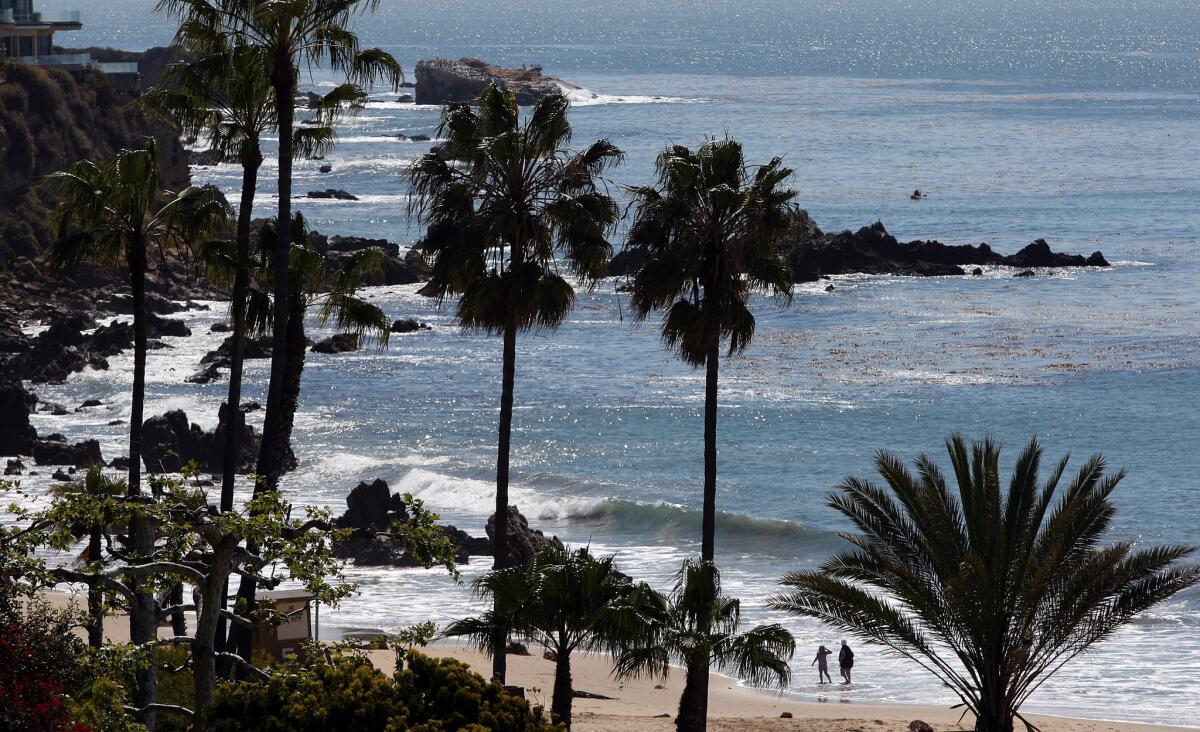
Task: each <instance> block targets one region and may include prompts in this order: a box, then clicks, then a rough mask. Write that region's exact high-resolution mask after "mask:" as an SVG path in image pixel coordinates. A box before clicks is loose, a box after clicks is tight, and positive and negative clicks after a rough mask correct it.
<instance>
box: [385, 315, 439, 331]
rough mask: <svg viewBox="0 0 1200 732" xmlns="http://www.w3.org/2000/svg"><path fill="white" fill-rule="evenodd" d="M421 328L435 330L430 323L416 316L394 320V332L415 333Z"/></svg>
mask: <svg viewBox="0 0 1200 732" xmlns="http://www.w3.org/2000/svg"><path fill="white" fill-rule="evenodd" d="M419 330H433V329H432V328H430V327H429V324H428V323H422V322H421V321H419V320H417V319H416V318H400V319H399V320H394V321H392V332H393V333H415V332H417V331H419Z"/></svg>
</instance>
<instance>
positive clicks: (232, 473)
mask: <svg viewBox="0 0 1200 732" xmlns="http://www.w3.org/2000/svg"><path fill="white" fill-rule="evenodd" d="M261 165H262V150H261V149H260V148H259V145H258V141H257V140H255V141H254V142H253V143H251V145H250V149H249V150H248V151H247V153H246V154H245V155H244V156H243V158H242V197H241V202H240V204H239V206H238V225H237V272H236V273H234V277H233V294H232V298H233V303H232V306H231V307H232V310H233V344H232V346H233V347H232V348H231V349H230V358H229V394H228V396H227V397H226V398H225V405H226V407H225V414H226V424H225V462H224V464H223V465H222V466H221V470H222V473H221V511H222V513H225V512H229V511H232V510H233V488H234V482H235V481H236V480H237V470H238V459H239V458H240V457H241V453H242V433H243V431H244V429H245V428H244V426H243V422H242V419H241V414H240V412H241V404H242V366H243V363H244V362H245V354H246V295H247V293H248V292H249V290H250V222H251V220H252V219H253V216H254V194H255V193H256V192H257V190H258V169H259V167H260V166H261ZM224 584H225V586H224V587H222V588H221V591H220V595H221V601H220V602H221V607H222V608H225V607H226V606H227V605H228V603H229V600H228V595H229V586H228V584H229V583H228V580H226V581H225V583H224ZM225 637H226V628H225V618H224V617H223V616H222V617H219V618H218V620H217V630H216V644H215V647H216V650H218V651H223V650H225ZM226 671H227V669H222V672H221V673H222V675H225V673H226Z"/></svg>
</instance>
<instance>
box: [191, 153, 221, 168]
mask: <svg viewBox="0 0 1200 732" xmlns="http://www.w3.org/2000/svg"><path fill="white" fill-rule="evenodd" d="M187 156H188V165H198V166H200V167H211V166H213V165H220V164H221V163H223V162H225V156H224V155H222V154H221V151H220V150H211V149H210V150H188V151H187Z"/></svg>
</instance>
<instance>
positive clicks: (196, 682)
mask: <svg viewBox="0 0 1200 732" xmlns="http://www.w3.org/2000/svg"><path fill="white" fill-rule="evenodd" d="M236 547H237V542H235V541H232V540H231V539H229V538H226V539H225V540H224V541H222V542H221V543H220V544H219V545H218V546H217V547H215V548H214V552H213V559H212V568H211V569H210V570H209V573H208V576H207V577H205V579H204V581H203V582H202V583H201V585H200V608H199V610H198V612H197V613H196V635H195V637H194V638H193V639H192V684H193V690H194V694H195V712H196V716H195V717H194V720H193V729H195V732H211V730H212V729H213V721H212V720H211V719H209V718H208V713H209V708H210V707H211V706H212V703H213V694H214V693H215V692H216V687H217V666H216V652H215V644H216V641H217V638H218V634H217V629H218V625H219V624H220V616H221V608H222V607H223V606H224V603H223V602H222V600H223V598H222V597H220V596H221V595H224V594H225V587H226V586H227V585H228V584H229V572H230V566H231V563H232V556H233V551H234V549H235V548H236Z"/></svg>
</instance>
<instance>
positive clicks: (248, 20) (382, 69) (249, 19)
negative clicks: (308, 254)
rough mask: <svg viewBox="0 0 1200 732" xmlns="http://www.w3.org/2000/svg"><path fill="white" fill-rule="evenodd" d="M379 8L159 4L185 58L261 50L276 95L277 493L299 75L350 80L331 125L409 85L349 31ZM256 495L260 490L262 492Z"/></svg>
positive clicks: (290, 0)
mask: <svg viewBox="0 0 1200 732" xmlns="http://www.w3.org/2000/svg"><path fill="white" fill-rule="evenodd" d="M378 6H379V0H158V3H157V5H156V6H155V7H156V9H157V10H159V11H165V12H170V13H174V14H177V15H179V16H180V18H181V23H180V27H179V32H178V33H177V34H176V38H175V40H176V43H177V44H178V45H179V46H180V47H182V48H183V49H184V50H187V51H190V52H192V53H196V54H198V55H200V56H207V55H210V54H213V53H218V52H220V51H221V50H222V49H224V48H226V47H227V46H228V45H229V43H230V39H234V42H235V43H237V44H240V45H244V46H250V47H253V48H256V49H258V51H259V52H260V53H261V54H262V59H263V61H264V63H265V64H266V77H267V79H268V80H269V83H270V86H271V89H272V92H273V95H274V113H275V115H276V122H277V127H278V130H279V151H278V157H279V211H278V213H277V215H276V217H275V218H276V221H278V222H279V225H278V234H277V240H278V243H279V246H278V247H277V251H276V252H275V253H274V257H273V265H272V266H273V268H274V272H273V278H272V279H273V286H274V290H275V293H274V302H275V311H274V313H273V324H272V334H273V335H272V338H273V351H272V356H271V380H270V386H269V387H268V391H267V408H266V413H265V415H264V421H263V441H262V451H261V453H260V456H259V461H258V468H257V470H256V473H257V474H258V475H259V476H261V480H262V481H263V482H262V483H261V484H260V487H261V488H262V489H266V490H274V489H275V488H276V487H277V484H278V480H279V475H280V473H281V472H282V466H283V464H284V458H285V456H286V455H287V451H288V445H287V443H286V442H283V441H282V440H281V439H280V438H281V435H282V434H283V432H284V429H283V423H282V419H283V412H284V409H283V390H284V380H285V378H286V375H287V371H288V369H287V364H286V362H285V359H286V356H287V353H288V352H289V351H288V348H287V330H288V319H289V313H288V302H289V298H288V294H289V289H288V288H289V284H288V270H289V260H290V257H291V242H292V232H291V225H292V159H293V157H294V155H295V149H294V144H295V139H296V138H295V134H294V131H295V129H294V128H295V112H296V109H295V104H296V102H295V99H296V93H297V84H298V82H299V79H300V71H301V69H302V68H305V67H313V66H325V67H329V68H332V69H333V70H334V71H335V72H338V73H344V74H345V77H346V82H345V83H343V84H341V85H339V86H337V87H336V88H334V89H333V90H332V91H330V92H329V93H328V94H326V95H325V97H324V98H323V99H322V100H321V101H320V102H319V103H318V104H317V105H316V106H317V111H318V112H319V114H318V118H319V119H320V121H322V122H324V123H326V124H328V123H329V122H330V121H331V120H332V119H333V118H334V117H335V116H336V114H337V113H338V112H339V111H341V110H343V109H345V108H346V107H347V106H351V107H353V106H357V105H360V104H361V103H362V101H363V100H364V98H365V96H366V95H365V92H364V91H363V89H362V86H363V85H369V84H374V83H378V82H383V83H386V84H387V85H388V86H389V87H391V88H393V89H395V88H397V87H398V86H399V84H400V82H401V81H403V76H404V75H403V72H402V71H401V70H400V65H399V64H398V63H396V60H395V59H394V58H392V56H391V54H389V53H386V52H385V51H382V50H380V49H377V48H371V49H362V48H360V46H359V41H358V36H357V35H356V34H355V33H354V32H352V31H351V30H349V25H350V23H351V21H352V19H353V17H354V15H355V14H357V13H365V12H370V11H374V10H375V8H377V7H378ZM256 489H257V488H256Z"/></svg>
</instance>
